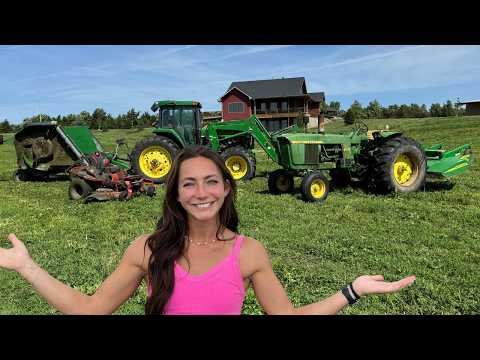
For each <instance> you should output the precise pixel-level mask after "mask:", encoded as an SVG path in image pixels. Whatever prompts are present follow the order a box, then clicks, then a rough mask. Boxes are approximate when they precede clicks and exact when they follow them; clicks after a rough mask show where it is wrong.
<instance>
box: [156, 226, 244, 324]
mask: <svg viewBox="0 0 480 360" xmlns="http://www.w3.org/2000/svg"><path fill="white" fill-rule="evenodd" d="M243 239H244V237H243V236H241V235H237V236H236V237H235V240H234V244H233V248H232V251H231V252H230V254H229V255H228V256H227V257H226V258H224V259H223V260H221V261H220V262H219V263H218V264H217V265H215V266H214V267H213V268H211V269H210V270H208V271H207V272H205V273H203V274H200V275H191V274H189V273H188V272H186V271H185V270H184V269H183V268H182V267H181V266H180V265H179V264H178V263H177V262H175V287H174V289H173V294H172V296H171V297H170V299H169V301H168V303H167V305H166V306H165V314H166V315H240V313H241V310H242V305H243V301H244V299H245V288H244V285H243V279H242V274H241V272H240V246H241V245H242V241H243Z"/></svg>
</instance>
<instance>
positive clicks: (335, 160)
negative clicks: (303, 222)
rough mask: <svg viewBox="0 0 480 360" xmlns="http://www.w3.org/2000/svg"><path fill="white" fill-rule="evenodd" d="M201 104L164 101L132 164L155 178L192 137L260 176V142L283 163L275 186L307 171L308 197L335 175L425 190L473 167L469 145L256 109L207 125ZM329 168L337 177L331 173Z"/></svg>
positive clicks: (382, 188) (275, 189)
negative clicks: (335, 129) (276, 121)
mask: <svg viewBox="0 0 480 360" xmlns="http://www.w3.org/2000/svg"><path fill="white" fill-rule="evenodd" d="M200 109H201V105H200V103H198V102H195V101H171V100H168V101H159V102H156V103H154V104H153V106H152V111H154V112H156V111H159V115H158V118H159V120H158V126H157V128H156V129H155V130H154V133H155V136H153V137H151V138H148V139H144V140H142V141H141V142H139V143H138V144H137V145H136V147H135V149H134V151H133V153H132V156H131V159H132V168H133V170H134V171H135V172H136V173H137V174H139V175H142V176H144V177H146V178H148V179H151V180H154V181H155V182H157V183H161V182H163V181H164V180H165V178H166V176H167V174H168V173H169V171H170V169H171V165H172V160H173V158H174V157H175V155H176V153H177V152H178V151H179V149H181V148H183V147H184V146H186V145H189V144H202V145H207V146H210V147H211V148H212V149H213V150H215V151H217V152H219V153H220V154H221V156H222V157H223V158H224V160H225V164H226V165H227V168H228V169H229V170H230V171H231V173H232V174H233V177H234V178H235V179H236V180H246V179H251V178H252V177H253V176H254V175H255V164H256V162H255V156H254V154H253V152H252V150H253V147H254V143H255V142H257V143H258V145H259V146H260V147H261V148H262V149H263V150H264V151H265V153H266V154H267V155H268V157H269V158H270V159H271V160H272V161H274V162H276V163H278V164H279V165H281V166H282V169H278V170H276V171H274V172H272V173H271V174H270V175H269V178H268V188H269V190H270V192H271V193H274V194H282V193H288V192H291V191H293V187H294V177H295V176H300V177H302V178H303V179H302V184H301V193H302V196H303V199H304V200H306V201H318V202H321V201H323V200H325V199H326V197H327V195H328V192H329V188H330V185H329V184H330V181H332V182H333V183H334V184H336V185H345V184H347V183H349V182H352V181H355V182H358V183H360V184H363V185H365V187H366V188H367V189H368V190H370V191H372V192H375V193H391V192H400V193H407V192H413V191H418V190H419V189H421V188H422V186H423V185H424V183H425V180H426V178H427V176H428V177H433V178H447V177H450V176H454V175H458V174H461V173H463V172H464V171H465V170H467V169H468V167H469V166H470V164H471V162H472V161H473V156H472V154H471V147H470V145H469V144H465V145H462V146H459V147H457V148H455V149H453V150H450V151H445V150H444V149H442V144H437V145H434V146H432V147H429V148H426V147H424V146H423V145H421V144H419V143H418V142H417V141H415V140H414V139H411V138H409V137H406V136H404V135H403V134H402V133H400V132H396V131H386V130H368V128H367V126H366V125H365V124H363V123H361V122H358V123H356V124H355V126H354V129H353V130H352V132H350V133H349V134H325V133H323V132H320V131H319V132H318V133H309V132H307V129H306V124H307V122H308V118H305V117H303V116H301V114H300V116H299V117H298V118H297V121H296V122H295V124H294V125H293V126H290V127H288V128H285V129H282V130H279V131H277V132H274V133H270V132H268V131H267V129H265V127H264V126H263V124H262V123H261V121H260V120H259V119H258V118H257V117H256V116H255V115H252V116H250V117H249V118H248V119H243V120H232V121H228V122H212V123H209V124H208V125H206V126H204V127H201V123H202V120H201V112H200ZM327 174H328V175H329V177H330V180H329V178H328V177H327Z"/></svg>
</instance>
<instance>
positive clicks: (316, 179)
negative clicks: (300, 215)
mask: <svg viewBox="0 0 480 360" xmlns="http://www.w3.org/2000/svg"><path fill="white" fill-rule="evenodd" d="M300 190H301V193H302V197H303V200H305V201H308V202H323V201H325V199H326V198H327V196H328V192H329V191H330V185H329V183H328V179H327V177H326V176H325V175H324V174H323V173H322V172H320V171H313V172H310V173H308V174H307V175H305V176H304V177H303V179H302V185H301V186H300Z"/></svg>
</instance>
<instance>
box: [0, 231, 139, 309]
mask: <svg viewBox="0 0 480 360" xmlns="http://www.w3.org/2000/svg"><path fill="white" fill-rule="evenodd" d="M147 237H148V235H143V236H140V237H138V238H137V239H135V240H134V241H133V242H132V243H131V245H130V246H129V247H128V248H127V250H126V251H125V253H124V255H123V258H122V260H121V262H120V264H119V266H118V267H117V269H116V270H115V271H114V272H113V273H112V274H111V275H110V276H109V277H108V278H107V279H105V281H104V282H103V283H102V285H101V286H100V287H99V288H98V289H97V291H96V292H95V294H93V295H86V294H83V293H82V292H80V291H78V290H75V289H73V288H71V287H70V286H68V285H65V284H64V283H62V282H61V281H59V280H57V279H55V278H54V277H52V276H51V275H50V274H48V273H47V272H46V271H45V270H44V269H42V268H41V267H40V266H39V265H38V264H36V263H35V262H34V261H33V260H32V258H31V257H30V255H29V253H28V250H27V248H26V247H25V245H24V244H23V242H22V241H20V240H19V239H18V238H17V237H16V236H15V234H10V235H8V240H9V241H10V242H11V243H12V245H13V247H12V248H10V249H5V248H0V267H2V268H5V269H8V270H13V271H16V272H18V273H19V274H20V275H21V276H22V277H23V278H24V279H25V280H26V281H27V282H29V283H30V284H31V285H32V286H33V287H34V288H35V289H36V290H37V292H38V293H39V294H40V296H42V297H43V298H44V299H45V300H47V301H48V302H49V303H50V304H51V305H52V306H53V307H55V308H56V309H57V310H58V311H60V312H62V313H64V314H111V313H113V312H114V311H115V310H116V309H117V308H118V307H120V306H121V305H122V304H123V303H124V302H125V301H127V300H128V298H129V297H130V296H131V295H132V294H133V293H134V291H135V290H136V289H137V287H138V285H139V284H140V282H141V280H142V278H143V277H144V275H145V272H144V270H143V269H144V266H142V265H143V264H145V261H148V259H147V260H145V259H144V257H143V245H144V244H145V241H146V239H147Z"/></svg>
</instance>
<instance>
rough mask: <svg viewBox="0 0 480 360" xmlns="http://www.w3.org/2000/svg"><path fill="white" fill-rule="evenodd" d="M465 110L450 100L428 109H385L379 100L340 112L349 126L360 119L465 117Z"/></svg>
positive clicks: (421, 106) (355, 104) (403, 106)
mask: <svg viewBox="0 0 480 360" xmlns="http://www.w3.org/2000/svg"><path fill="white" fill-rule="evenodd" d="M332 104H333V105H335V106H337V105H338V108H340V106H339V103H338V102H332V103H331V106H332ZM464 114H465V110H464V109H463V108H462V107H461V104H460V103H459V102H456V103H455V104H453V103H452V101H450V100H448V101H447V102H446V103H444V104H439V103H434V104H432V105H431V106H430V108H429V109H427V107H426V105H425V104H423V105H418V104H410V105H407V104H402V105H400V106H399V105H390V106H388V107H383V106H382V105H380V103H379V102H378V101H377V100H373V101H370V102H369V104H368V105H367V106H366V107H365V108H363V107H362V105H361V104H360V103H359V102H358V101H357V100H355V101H354V102H353V104H352V105H351V106H350V108H349V109H348V110H347V111H342V110H340V111H339V115H340V117H342V118H343V119H344V121H345V123H347V124H353V122H354V121H355V120H359V119H390V118H397V119H398V118H425V117H448V116H463V115H464Z"/></svg>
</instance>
